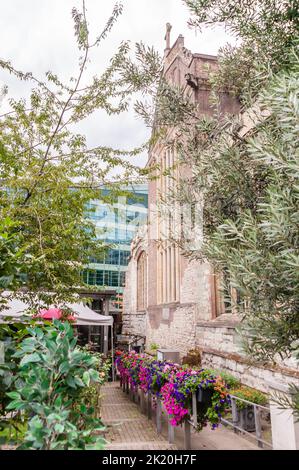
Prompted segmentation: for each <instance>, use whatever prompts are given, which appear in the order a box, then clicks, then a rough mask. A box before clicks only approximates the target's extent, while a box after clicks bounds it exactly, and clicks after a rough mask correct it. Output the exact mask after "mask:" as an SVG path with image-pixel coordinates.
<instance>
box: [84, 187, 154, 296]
mask: <svg viewBox="0 0 299 470" xmlns="http://www.w3.org/2000/svg"><path fill="white" fill-rule="evenodd" d="M127 190H129V191H131V192H132V197H123V196H121V197H118V198H117V200H116V201H115V202H113V204H107V203H104V202H102V201H100V200H97V201H90V203H89V205H88V207H87V213H88V217H89V218H90V219H92V221H93V222H94V224H95V226H96V234H97V238H98V239H99V240H105V242H106V243H107V244H109V245H110V246H111V248H109V250H108V251H107V252H106V254H105V255H103V256H102V257H101V258H99V257H91V258H90V264H89V266H88V268H87V269H86V270H85V271H84V272H83V278H84V281H85V282H86V284H88V285H92V286H99V287H103V288H105V289H113V290H116V291H117V293H118V294H122V292H123V288H124V283H125V273H126V270H127V265H128V260H129V257H130V244H131V241H132V239H133V238H134V236H135V233H136V230H137V229H138V227H140V226H141V225H143V224H145V223H146V222H147V208H148V187H147V184H143V185H141V184H139V185H134V186H132V187H130V188H129V189H126V191H127ZM106 194H109V191H108V190H107V191H106Z"/></svg>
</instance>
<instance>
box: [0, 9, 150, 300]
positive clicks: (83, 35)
mask: <svg viewBox="0 0 299 470" xmlns="http://www.w3.org/2000/svg"><path fill="white" fill-rule="evenodd" d="M121 12H122V5H121V4H116V5H115V7H114V9H113V12H112V15H111V17H110V18H109V20H108V22H107V24H106V26H105V27H104V29H103V31H102V32H101V33H100V34H99V35H98V36H97V37H96V38H93V39H92V38H91V37H90V34H89V31H88V22H87V18H86V8H85V2H84V1H83V6H82V11H78V10H77V9H75V8H73V10H72V16H73V20H74V28H75V37H76V41H77V46H78V51H79V61H78V72H77V75H76V76H74V77H71V78H70V80H69V81H67V82H64V81H63V80H61V79H60V78H59V77H58V76H57V75H55V74H53V73H52V72H50V71H49V72H47V73H46V79H45V80H41V79H39V78H38V77H35V76H33V75H32V74H31V73H24V72H22V71H19V70H16V69H15V68H14V66H13V65H12V64H11V63H10V62H9V61H5V60H1V61H0V66H1V68H2V70H3V71H4V72H5V71H6V72H8V73H9V74H12V75H14V76H15V77H17V78H18V79H19V80H22V81H27V82H32V83H33V84H34V88H33V89H32V92H31V95H30V99H29V100H25V99H21V100H14V99H13V98H10V100H9V104H10V110H9V111H7V112H5V113H4V114H2V115H1V116H0V136H1V147H0V179H1V188H0V219H1V220H2V221H7V223H6V227H5V230H4V229H2V231H1V233H2V235H1V237H0V243H1V245H0V250H1V251H0V253H1V261H0V263H1V264H0V266H1V272H0V276H1V287H2V288H4V287H5V288H10V289H15V290H16V289H17V288H19V287H21V286H26V288H27V289H28V291H29V292H31V293H34V294H36V293H37V294H38V296H39V297H40V298H42V300H44V302H51V303H52V302H53V303H54V302H55V301H58V300H64V299H70V297H71V295H72V293H74V290H76V288H78V287H80V286H82V282H83V281H82V279H81V275H80V272H81V271H82V269H83V267H84V266H85V265H86V264H87V263H88V260H89V256H90V255H91V254H92V255H94V256H96V255H97V254H98V253H99V252H103V250H104V249H105V246H104V245H103V243H101V242H100V241H99V240H96V237H95V229H94V225H93V223H92V222H91V221H90V220H89V219H88V218H87V217H86V215H87V210H86V204H87V202H88V201H90V200H91V199H97V198H103V194H102V191H101V188H102V187H103V186H104V185H105V186H106V187H107V186H109V185H110V187H111V194H112V196H111V197H112V198H113V197H115V195H116V194H118V193H119V192H120V186H121V185H124V184H126V183H128V181H131V180H134V179H136V178H138V177H139V176H140V175H139V171H138V170H137V168H136V167H135V165H133V164H132V163H131V161H130V160H131V157H132V156H136V155H138V154H139V152H140V151H141V149H133V150H132V151H123V150H121V149H117V148H109V147H107V146H103V145H100V144H99V145H98V146H96V147H93V148H90V147H88V145H87V143H86V138H85V136H84V135H82V134H79V133H77V132H76V130H75V129H76V128H78V126H79V125H80V123H81V122H82V121H83V120H84V119H86V118H87V117H88V116H91V115H92V114H93V113H94V112H95V111H97V110H102V111H103V112H105V113H107V114H108V115H117V114H120V113H123V112H126V111H127V110H128V106H129V99H130V96H131V95H132V93H133V92H134V91H133V89H128V87H127V84H126V83H124V82H123V80H122V79H121V75H120V73H119V70H120V69H121V65H122V63H123V61H124V60H125V59H126V57H127V55H128V54H129V44H128V43H127V42H123V43H121V45H120V46H119V49H118V51H117V52H116V54H115V55H114V56H113V57H112V59H111V61H110V64H109V66H108V67H107V69H106V70H105V71H104V72H103V73H101V74H99V75H96V76H93V77H92V78H91V80H89V81H88V77H86V75H87V69H88V66H89V63H90V52H91V50H93V49H95V48H98V47H100V46H101V43H102V41H103V40H104V39H105V38H106V37H107V35H108V33H109V32H110V31H111V29H112V27H113V26H114V25H115V23H116V21H117V19H118V17H119V15H120V14H121ZM5 92H6V93H7V90H5ZM104 198H105V200H107V199H108V197H107V196H105V197H104ZM108 202H109V201H108ZM9 221H11V222H9ZM16 261H17V262H16ZM48 292H52V293H54V294H55V296H54V298H53V296H52V297H51V299H50V298H49V295H48V294H47V293H48ZM34 298H35V297H34ZM32 299H33V298H32ZM32 301H33V300H32Z"/></svg>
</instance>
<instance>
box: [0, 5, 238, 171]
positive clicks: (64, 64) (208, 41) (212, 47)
mask: <svg viewBox="0 0 299 470" xmlns="http://www.w3.org/2000/svg"><path fill="white" fill-rule="evenodd" d="M122 3H123V4H124V12H123V14H122V16H121V17H120V18H119V20H118V23H117V24H116V25H115V26H114V29H113V31H112V32H111V33H110V35H109V36H108V38H107V39H106V41H105V42H103V43H102V45H101V46H100V47H99V48H98V49H96V50H95V52H94V55H93V57H92V58H93V64H94V66H93V69H92V71H91V72H92V74H93V73H95V72H96V71H97V70H101V69H102V68H103V66H104V65H105V64H107V61H108V60H109V58H110V57H111V55H112V54H113V53H114V52H115V51H116V49H117V46H118V44H119V43H120V42H121V41H122V40H130V41H132V43H135V42H138V41H143V42H144V43H145V44H148V45H153V46H154V47H155V48H156V49H157V50H159V52H160V53H161V54H162V53H163V50H164V48H165V42H164V36H165V24H166V23H167V22H169V23H171V24H172V32H171V44H173V42H174V41H175V40H176V38H177V36H178V35H179V34H182V35H183V36H184V37H185V46H186V47H187V48H188V49H190V50H191V51H192V52H201V53H206V54H215V55H216V54H217V51H218V49H219V47H221V46H223V45H224V44H225V43H226V42H228V41H230V42H232V39H231V38H230V37H229V36H228V34H226V33H225V31H224V29H223V28H218V29H209V30H205V31H204V32H203V33H201V34H200V33H198V32H197V33H196V32H195V31H194V30H191V29H189V28H188V25H187V21H188V18H189V16H190V15H189V12H188V10H187V8H186V7H185V5H184V4H183V2H182V1H181V0H123V1H122ZM114 4H115V1H114V0H86V6H87V10H88V21H89V29H90V32H91V34H93V33H94V34H97V33H99V32H101V30H102V28H103V26H104V24H105V21H106V20H107V18H108V17H109V15H110V13H111V11H112V8H113V6H114ZM73 6H75V7H77V8H78V9H79V8H80V6H81V0H10V1H7V0H0V31H1V53H0V56H1V58H2V59H9V60H10V61H11V62H12V63H13V65H14V66H15V67H16V68H18V69H21V70H23V71H31V72H33V73H34V74H35V75H38V76H39V77H43V76H44V73H45V72H46V71H48V70H51V71H53V72H54V73H57V74H58V75H59V77H60V78H62V80H64V79H68V78H69V76H70V75H72V73H75V72H76V70H77V69H76V63H77V62H76V61H77V57H78V54H77V49H76V44H75V40H74V34H73V22H72V18H71V9H72V7H73ZM1 83H2V84H3V83H5V84H7V85H8V87H9V94H10V96H14V97H21V96H25V95H26V93H27V90H26V86H25V85H24V84H23V83H19V82H17V81H16V80H15V79H13V78H12V77H11V76H10V75H8V74H6V73H3V71H2V70H0V84H1ZM6 107H7V100H6V102H4V103H2V109H5V110H6ZM80 130H81V131H82V132H84V133H85V134H86V135H87V140H88V143H89V144H90V145H92V146H96V145H103V144H104V145H114V146H118V147H122V148H132V147H134V146H136V145H140V144H141V143H142V142H144V140H145V139H146V137H147V135H148V131H147V129H146V128H145V126H144V124H143V123H142V121H141V120H140V119H138V118H136V116H134V113H133V112H130V113H127V114H126V115H125V116H124V115H121V116H118V117H113V118H107V117H105V116H104V115H103V114H102V113H97V114H94V115H93V117H92V118H89V119H88V120H87V121H86V122H84V123H83V125H82V126H81V129H80ZM140 163H141V164H142V163H143V162H141V161H140Z"/></svg>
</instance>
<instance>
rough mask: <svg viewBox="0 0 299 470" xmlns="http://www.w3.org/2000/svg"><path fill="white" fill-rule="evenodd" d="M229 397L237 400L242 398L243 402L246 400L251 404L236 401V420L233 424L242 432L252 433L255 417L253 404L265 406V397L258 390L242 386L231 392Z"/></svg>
mask: <svg viewBox="0 0 299 470" xmlns="http://www.w3.org/2000/svg"><path fill="white" fill-rule="evenodd" d="M231 395H234V396H235V397H238V398H242V399H243V400H247V401H249V402H251V403H252V404H249V403H246V402H244V401H241V400H236V411H237V416H236V418H237V419H236V421H235V424H236V425H237V426H239V427H240V428H242V429H244V431H248V432H254V431H255V417H254V406H253V404H257V405H263V406H264V405H266V404H267V401H268V400H267V396H266V395H265V394H264V393H262V392H260V391H258V390H255V389H252V388H249V387H242V386H241V387H239V388H238V389H235V390H232V391H231Z"/></svg>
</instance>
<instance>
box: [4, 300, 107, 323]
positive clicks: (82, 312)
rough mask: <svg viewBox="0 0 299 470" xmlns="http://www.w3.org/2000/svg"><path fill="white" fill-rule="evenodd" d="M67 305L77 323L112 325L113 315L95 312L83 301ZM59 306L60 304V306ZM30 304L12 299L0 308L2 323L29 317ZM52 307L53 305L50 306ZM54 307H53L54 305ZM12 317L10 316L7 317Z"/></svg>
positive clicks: (20, 320)
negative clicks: (27, 312)
mask: <svg viewBox="0 0 299 470" xmlns="http://www.w3.org/2000/svg"><path fill="white" fill-rule="evenodd" d="M65 306H66V307H68V308H69V309H71V310H72V312H74V317H75V319H76V324H77V325H94V326H110V325H111V326H112V325H113V317H112V316H109V315H101V314H99V313H96V312H94V311H93V310H92V309H91V308H89V307H88V306H87V305H84V303H83V302H78V303H67V304H65ZM58 307H59V306H58ZM28 308H29V305H27V304H26V303H25V302H23V301H21V300H19V299H10V300H8V301H7V305H6V306H5V308H4V309H3V310H0V323H9V322H14V321H19V322H22V320H24V321H25V319H28V314H26V311H27V310H28ZM50 308H51V307H50ZM52 308H53V307H52ZM7 317H10V318H7Z"/></svg>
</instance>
